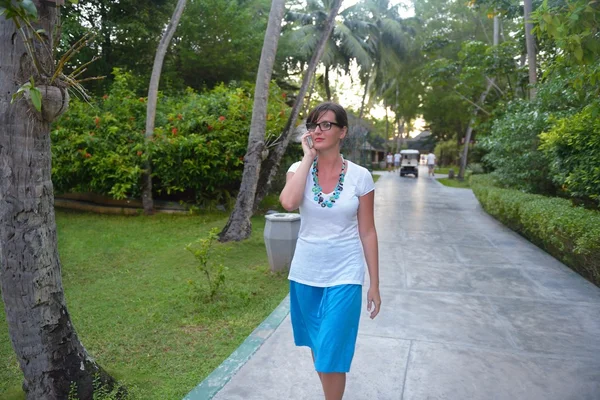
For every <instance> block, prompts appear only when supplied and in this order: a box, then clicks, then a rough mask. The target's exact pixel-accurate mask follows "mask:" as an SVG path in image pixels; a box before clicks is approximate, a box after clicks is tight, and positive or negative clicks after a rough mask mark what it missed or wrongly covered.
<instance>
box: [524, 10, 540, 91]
mask: <svg viewBox="0 0 600 400" xmlns="http://www.w3.org/2000/svg"><path fill="white" fill-rule="evenodd" d="M531 3H532V0H524V7H523V19H524V20H525V44H526V46H527V63H528V65H529V85H531V87H530V89H529V98H530V99H531V100H534V99H535V96H536V94H537V91H536V89H535V87H534V85H535V84H536V83H537V67H536V65H537V60H536V51H535V40H534V38H533V34H532V33H531V30H532V29H533V24H532V23H531V22H530V18H531V12H532V5H531Z"/></svg>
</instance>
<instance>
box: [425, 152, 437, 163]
mask: <svg viewBox="0 0 600 400" xmlns="http://www.w3.org/2000/svg"><path fill="white" fill-rule="evenodd" d="M434 164H435V154H433V153H429V154H427V165H434Z"/></svg>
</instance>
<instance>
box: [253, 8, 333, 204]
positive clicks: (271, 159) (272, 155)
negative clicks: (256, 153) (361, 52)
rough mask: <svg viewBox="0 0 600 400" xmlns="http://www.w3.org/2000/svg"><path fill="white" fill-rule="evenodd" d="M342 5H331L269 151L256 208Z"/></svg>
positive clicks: (271, 177)
mask: <svg viewBox="0 0 600 400" xmlns="http://www.w3.org/2000/svg"><path fill="white" fill-rule="evenodd" d="M341 5H342V0H334V2H333V4H332V5H331V10H330V11H329V15H328V16H327V20H326V21H325V26H324V29H323V35H322V36H321V38H320V39H319V42H318V43H317V46H316V50H315V52H314V53H313V56H312V58H311V60H310V62H309V64H308V68H307V69H306V72H305V73H304V77H303V79H302V85H301V86H300V91H299V93H298V96H297V97H296V101H295V103H294V106H293V107H292V113H291V115H290V118H289V119H288V121H287V123H286V126H285V128H284V130H283V133H282V134H281V137H280V138H279V142H278V144H277V146H276V147H275V148H274V149H273V150H272V151H270V152H269V156H268V157H267V159H266V160H265V161H264V162H263V164H262V167H261V172H260V178H259V180H258V188H257V191H256V196H255V198H254V209H255V210H256V209H257V208H258V205H259V204H260V202H261V201H262V199H263V198H264V197H265V196H266V194H267V192H268V190H269V187H270V186H271V181H272V179H273V177H274V176H275V174H276V173H277V169H278V168H279V164H280V162H281V158H282V157H283V154H284V153H285V150H286V149H287V146H288V143H289V142H290V138H291V136H292V133H293V132H294V128H295V126H296V119H297V118H298V113H299V112H300V108H301V107H302V102H303V100H304V96H305V95H306V91H307V89H308V85H309V83H310V80H311V78H312V76H313V74H314V72H315V69H316V68H317V64H318V63H319V60H321V57H322V56H323V52H324V51H325V46H326V45H327V40H328V39H329V36H330V35H331V32H332V30H333V26H334V23H335V17H336V16H337V14H338V12H339V10H340V6H341Z"/></svg>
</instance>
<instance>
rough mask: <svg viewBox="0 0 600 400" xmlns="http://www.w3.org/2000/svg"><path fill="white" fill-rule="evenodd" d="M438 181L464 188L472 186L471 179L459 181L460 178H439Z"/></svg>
mask: <svg viewBox="0 0 600 400" xmlns="http://www.w3.org/2000/svg"><path fill="white" fill-rule="evenodd" d="M438 182H440V183H441V184H443V185H446V186H450V187H455V188H463V189H470V188H471V185H470V184H469V181H468V180H466V179H465V180H464V181H459V180H458V179H448V178H440V179H438Z"/></svg>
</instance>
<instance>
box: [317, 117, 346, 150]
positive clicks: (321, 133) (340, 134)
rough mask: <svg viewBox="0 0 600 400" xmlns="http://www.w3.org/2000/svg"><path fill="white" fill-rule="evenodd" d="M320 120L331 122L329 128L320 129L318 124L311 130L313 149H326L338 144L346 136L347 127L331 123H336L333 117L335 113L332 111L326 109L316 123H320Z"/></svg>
mask: <svg viewBox="0 0 600 400" xmlns="http://www.w3.org/2000/svg"><path fill="white" fill-rule="evenodd" d="M322 122H331V123H332V125H331V129H329V130H322V129H321V126H320V125H318V126H317V127H316V128H315V130H314V132H311V135H312V138H313V142H314V147H315V149H317V150H326V149H329V148H332V147H336V146H339V143H340V140H341V139H342V138H344V137H345V136H346V132H347V131H348V127H346V126H345V127H343V128H342V127H339V126H337V125H333V123H337V121H336V119H335V113H334V112H333V111H326V112H324V113H323V114H321V115H320V116H319V119H317V121H316V123H317V124H321V123H322Z"/></svg>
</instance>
